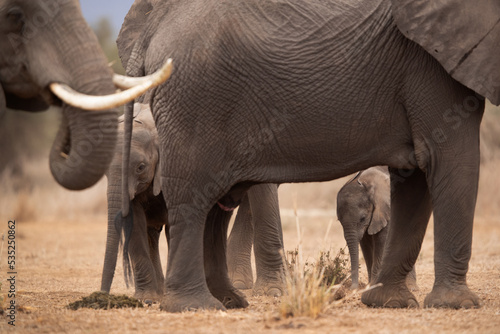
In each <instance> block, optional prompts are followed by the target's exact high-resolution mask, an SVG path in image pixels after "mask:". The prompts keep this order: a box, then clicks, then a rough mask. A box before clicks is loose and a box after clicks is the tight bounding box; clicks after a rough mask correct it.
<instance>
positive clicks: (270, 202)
mask: <svg viewBox="0 0 500 334" xmlns="http://www.w3.org/2000/svg"><path fill="white" fill-rule="evenodd" d="M118 140H119V143H118V145H117V146H116V151H115V155H114V157H113V160H112V163H111V165H110V167H109V169H108V171H107V173H106V176H107V179H108V192H107V196H108V234H107V241H106V253H105V260H104V268H103V273H102V281H101V290H102V291H106V292H109V291H110V289H111V284H112V281H113V276H114V272H115V267H116V260H117V255H118V247H119V242H120V234H121V232H117V226H115V224H117V223H115V217H116V215H117V214H118V212H119V211H120V209H121V185H122V147H123V142H122V140H123V117H122V118H121V119H120V122H119V136H118ZM158 157H159V150H158V134H157V132H156V128H155V124H154V120H153V117H152V114H151V111H150V109H149V106H148V105H146V104H136V105H135V106H134V127H133V133H132V142H131V150H130V164H129V168H128V172H127V175H128V185H129V186H128V188H129V196H130V200H131V208H132V214H133V223H132V224H131V226H119V230H120V231H121V230H123V231H124V234H125V240H124V242H123V252H124V267H125V268H124V270H125V277H126V281H128V276H129V275H130V273H129V271H130V269H129V268H130V265H129V264H128V261H129V257H130V262H131V266H132V271H133V277H134V282H135V283H134V284H135V294H134V296H135V297H136V298H138V299H142V300H146V299H151V300H159V297H160V296H161V295H162V294H163V291H164V281H165V279H164V276H163V273H162V267H161V261H160V255H159V248H158V243H159V237H160V232H161V230H162V228H163V225H167V226H166V228H165V234H166V237H167V242H168V241H169V234H168V220H167V208H166V205H165V200H164V198H163V196H162V194H161V186H160V182H159V181H160V177H159V175H157V172H158V171H159V168H158V162H159V158H158ZM220 205H221V207H223V205H222V204H220ZM224 209H225V210H227V209H229V208H224ZM119 222H120V223H121V220H119ZM252 246H254V252H255V259H256V267H257V280H256V284H255V286H254V292H256V293H258V294H267V295H281V294H282V293H283V287H284V271H283V263H282V259H281V255H280V249H283V236H282V231H281V220H280V216H279V204H278V187H277V185H275V184H260V185H255V186H253V187H251V188H250V189H249V190H248V192H247V194H246V195H245V196H244V198H243V200H242V201H241V204H240V209H239V211H238V215H237V217H236V220H235V223H234V226H233V230H232V231H231V235H230V238H229V245H228V251H227V252H228V267H229V271H230V272H231V280H232V283H233V284H234V285H235V287H236V288H241V289H245V288H252V287H253V277H252V270H251V266H250V252H251V249H252ZM211 261H216V259H207V261H206V263H205V265H206V266H210V262H211ZM207 269H208V268H207ZM226 307H230V305H226Z"/></svg>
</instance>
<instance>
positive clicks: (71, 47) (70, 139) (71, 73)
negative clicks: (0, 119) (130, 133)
mask: <svg viewBox="0 0 500 334" xmlns="http://www.w3.org/2000/svg"><path fill="white" fill-rule="evenodd" d="M0 50H1V51H0V116H1V115H2V114H3V113H4V112H5V109H6V108H12V109H16V110H25V111H41V110H45V109H47V108H48V107H49V105H58V106H59V105H60V106H61V108H62V122H61V126H60V128H59V132H58V134H57V137H56V139H55V141H54V144H53V146H52V150H51V153H50V169H51V171H52V174H53V175H54V178H55V179H56V181H57V182H58V183H59V184H61V185H62V186H64V187H66V188H68V189H73V190H78V189H84V188H87V187H90V186H92V185H93V184H95V183H96V182H97V181H98V180H99V179H100V178H101V177H102V176H103V175H104V172H105V171H106V169H107V167H108V165H109V163H110V161H111V157H112V153H113V150H114V147H115V142H116V124H117V121H116V120H117V117H118V115H117V113H116V110H114V109H113V110H107V111H87V110H80V109H78V108H74V107H71V106H68V105H66V104H65V103H61V101H60V100H58V99H57V98H55V97H54V96H53V95H52V94H51V93H50V91H49V89H48V86H49V84H50V83H53V82H60V83H64V84H67V85H69V86H70V87H72V88H73V89H75V90H77V91H79V92H81V93H85V94H90V95H105V94H112V93H114V92H115V87H114V85H113V82H112V73H111V71H110V70H109V68H108V66H107V60H106V57H105V56H104V54H103V52H102V50H101V48H100V46H99V43H98V41H97V38H96V37H95V35H94V33H93V32H92V30H91V29H90V27H89V26H88V25H87V23H86V22H85V20H84V19H83V17H82V14H81V11H80V5H79V2H78V1H77V0H44V1H31V0H29V1H28V0H24V1H23V0H16V1H14V0H0Z"/></svg>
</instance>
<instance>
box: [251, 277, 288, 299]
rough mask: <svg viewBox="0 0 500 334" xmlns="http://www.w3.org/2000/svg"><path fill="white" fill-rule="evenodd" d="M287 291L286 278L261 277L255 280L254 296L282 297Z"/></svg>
mask: <svg viewBox="0 0 500 334" xmlns="http://www.w3.org/2000/svg"><path fill="white" fill-rule="evenodd" d="M284 293H285V280H284V279H268V280H265V279H259V278H257V282H255V287H254V289H253V294H254V296H271V297H281V296H283V295H284Z"/></svg>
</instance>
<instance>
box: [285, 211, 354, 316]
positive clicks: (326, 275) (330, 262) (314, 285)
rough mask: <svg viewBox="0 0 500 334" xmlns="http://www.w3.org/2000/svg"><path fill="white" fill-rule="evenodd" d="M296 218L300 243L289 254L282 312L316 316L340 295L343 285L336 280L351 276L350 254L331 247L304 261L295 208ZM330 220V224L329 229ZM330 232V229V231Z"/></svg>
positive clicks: (286, 263)
mask: <svg viewBox="0 0 500 334" xmlns="http://www.w3.org/2000/svg"><path fill="white" fill-rule="evenodd" d="M295 221H296V226H297V234H298V236H299V246H298V247H297V248H296V249H295V250H293V251H288V252H287V254H286V258H285V259H284V261H285V268H286V290H287V291H286V294H285V296H283V297H282V300H281V306H280V314H281V316H282V317H285V318H287V317H296V316H307V317H311V318H313V319H316V318H317V317H318V316H319V315H320V314H321V313H323V312H324V311H325V310H326V309H327V308H328V306H329V303H330V302H331V301H333V300H337V299H340V298H342V296H345V294H343V295H341V297H339V295H338V294H336V292H337V291H338V290H339V289H340V288H341V287H342V284H337V285H335V284H336V283H337V282H342V281H345V280H346V278H347V277H348V272H349V270H348V268H347V265H348V258H347V256H346V254H345V252H344V250H343V249H340V251H339V252H338V253H337V255H336V256H335V257H334V256H332V255H331V252H330V251H326V252H325V251H320V253H319V256H318V257H317V259H316V260H315V261H313V262H307V261H306V262H305V263H304V262H303V260H302V259H303V256H302V248H301V241H300V240H301V238H300V236H301V231H300V224H299V219H298V215H297V210H296V209H295ZM330 227H331V224H330V225H329V226H328V230H329V229H330ZM327 234H328V231H327Z"/></svg>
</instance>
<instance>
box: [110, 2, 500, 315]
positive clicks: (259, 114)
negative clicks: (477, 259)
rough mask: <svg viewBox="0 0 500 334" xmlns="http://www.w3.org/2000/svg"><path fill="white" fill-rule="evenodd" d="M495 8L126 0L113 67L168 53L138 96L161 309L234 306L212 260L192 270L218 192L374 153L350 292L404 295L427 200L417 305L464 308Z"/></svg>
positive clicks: (207, 247)
mask: <svg viewBox="0 0 500 334" xmlns="http://www.w3.org/2000/svg"><path fill="white" fill-rule="evenodd" d="M499 20H500V7H499V6H498V2H496V1H491V0H478V1H474V2H471V1H468V0H432V1H431V0H416V1H415V0H411V1H410V0H392V1H390V0H336V1H331V0H310V1H302V0H272V1H270V0H244V1H240V0H236V1H219V0H190V1H169V0H167V1H153V0H136V1H135V3H134V4H133V6H132V8H131V9H130V11H129V13H128V14H127V17H126V19H125V21H124V24H123V26H122V29H121V31H120V35H119V37H118V40H117V43H118V48H119V54H120V57H121V59H122V63H123V64H124V66H125V68H126V69H127V73H128V74H129V75H133V76H140V75H143V74H147V73H151V72H152V71H154V70H156V69H157V68H159V67H160V66H161V64H162V63H164V61H165V59H166V58H168V57H171V58H172V59H175V60H176V64H178V66H176V67H175V68H174V73H173V75H172V78H171V80H170V81H168V82H167V83H165V84H162V85H160V86H159V87H158V88H156V89H155V90H154V92H153V93H152V96H151V108H152V112H153V115H154V118H155V123H156V126H157V129H158V133H159V139H160V157H161V160H162V162H161V171H160V175H161V185H162V192H163V196H164V198H165V202H166V205H167V208H168V218H169V222H170V224H171V228H170V230H169V233H170V237H171V239H170V251H169V254H168V256H169V259H168V268H167V275H166V284H165V287H166V290H165V291H166V293H165V295H164V297H163V302H162V308H163V309H164V310H167V311H171V312H178V311H182V310H185V309H196V308H215V309H221V310H223V309H225V307H224V305H223V302H224V300H231V301H233V302H234V303H233V305H235V304H236V305H237V304H239V305H240V306H245V305H247V302H246V300H244V299H240V297H239V295H238V294H237V293H235V288H234V286H232V284H231V282H230V280H229V278H228V273H227V268H226V265H225V263H226V261H220V263H216V264H215V266H213V267H211V268H210V270H208V271H207V270H206V268H205V267H204V257H208V258H211V257H213V258H218V256H217V255H222V256H224V255H223V254H224V253H225V252H224V250H225V248H226V244H225V240H226V237H225V236H226V233H227V226H228V221H229V217H230V212H227V211H224V210H223V208H222V207H221V206H220V205H219V204H218V203H220V204H222V205H223V206H224V207H225V208H231V207H234V206H235V204H237V203H239V202H240V201H241V199H242V198H243V196H244V194H245V192H246V190H248V189H249V187H251V186H252V185H255V184H259V183H286V182H312V181H326V180H332V179H336V178H339V177H342V176H345V175H348V174H351V173H354V172H356V171H359V170H363V169H366V168H369V167H371V166H377V165H387V166H389V168H390V169H389V171H390V175H391V176H390V177H391V192H392V195H391V228H390V231H389V235H388V237H387V245H386V249H387V251H385V252H384V255H383V259H382V264H381V266H380V270H379V273H378V275H377V276H376V281H375V283H382V285H381V286H380V287H378V288H375V289H372V290H370V291H366V292H364V293H363V295H362V298H361V300H362V302H363V303H365V304H367V305H370V306H376V307H400V308H401V307H403V308H404V307H417V306H418V302H417V299H416V297H415V296H414V295H413V294H412V293H411V292H410V291H409V289H408V287H407V286H406V284H405V279H406V275H407V274H408V272H410V271H411V269H412V267H413V265H414V264H415V261H416V259H417V257H418V254H419V251H420V248H421V245H422V240H423V237H424V234H425V230H426V228H427V224H428V221H429V218H430V215H431V212H432V211H433V213H434V228H435V234H434V236H435V248H434V249H435V254H434V263H435V280H434V286H433V288H432V291H431V292H430V293H429V294H428V295H427V297H426V299H425V301H424V304H425V306H427V307H449V308H460V307H467V308H470V307H478V306H479V305H480V302H479V298H478V296H477V295H476V294H475V293H474V292H472V291H471V290H470V289H469V287H468V286H467V271H468V264H469V260H470V257H471V244H472V227H473V218H474V209H475V203H476V197H477V189H478V175H479V126H480V123H481V119H482V115H483V111H484V105H485V102H484V98H483V96H486V97H488V98H489V99H490V100H491V101H492V102H493V103H495V104H499V103H500V64H499V62H500V58H499V57H498V54H499V53H500V50H499V45H500V25H499V24H498V22H499ZM129 117H130V116H129ZM194 157H196V163H192V161H193V159H194ZM214 288H217V291H218V292H219V293H218V294H214V293H213V291H214Z"/></svg>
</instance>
